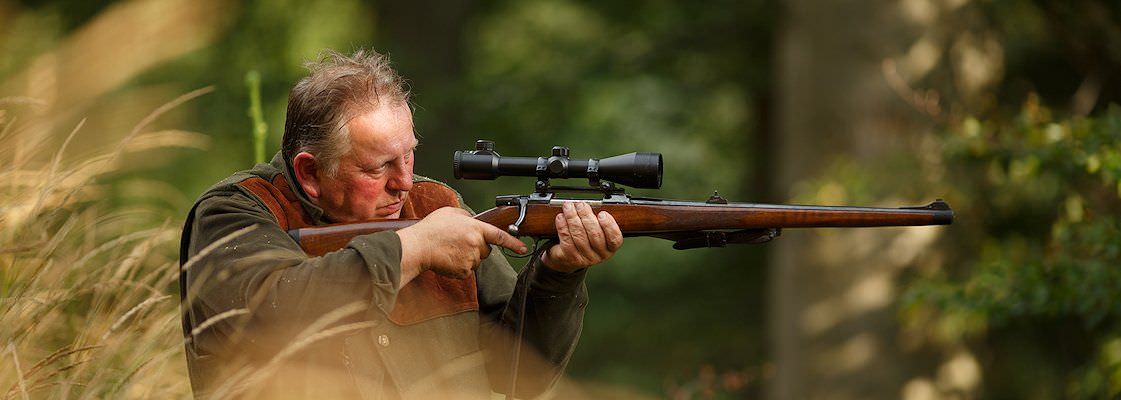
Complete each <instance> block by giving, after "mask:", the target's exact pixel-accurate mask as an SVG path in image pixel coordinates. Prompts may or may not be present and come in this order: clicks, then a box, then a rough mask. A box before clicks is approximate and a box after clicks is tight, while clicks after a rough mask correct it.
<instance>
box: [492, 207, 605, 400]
mask: <svg viewBox="0 0 1121 400" xmlns="http://www.w3.org/2000/svg"><path fill="white" fill-rule="evenodd" d="M556 225H557V232H558V236H559V237H558V243H557V244H556V245H555V246H553V247H551V248H549V249H548V252H547V253H546V257H549V259H547V260H541V259H536V260H534V259H531V260H533V261H532V262H534V265H532V266H529V267H527V268H525V269H523V271H522V273H521V274H515V272H514V270H513V268H511V267H510V264H509V263H507V262H506V259H505V258H503V257H501V256H500V255H496V254H492V255H491V257H490V258H488V259H487V260H486V261H484V262H483V264H482V265H481V266H480V267H479V270H478V280H479V304H480V311H481V312H482V313H483V314H484V315H483V316H484V318H483V321H484V325H483V332H482V335H483V337H484V340H483V343H487V344H488V349H487V351H488V354H487V369H488V372H489V373H490V379H491V387H492V388H493V389H494V390H495V391H498V392H502V393H509V392H510V387H509V386H510V383H511V371H512V367H513V366H512V365H511V364H512V362H513V348H514V346H515V343H516V341H517V338H516V336H517V329H518V324H519V323H523V324H524V327H523V343H524V345H523V349H522V352H521V356H520V360H519V363H518V364H519V368H518V370H519V371H518V383H517V395H516V396H515V397H525V398H529V397H534V396H537V395H539V394H540V393H542V392H544V391H546V390H548V389H549V388H550V387H551V386H552V385H553V384H554V383H555V382H556V381H557V379H559V378H560V376H561V375H562V374H563V372H564V368H565V366H567V364H568V361H569V360H570V359H571V357H572V353H573V352H574V351H575V349H576V342H577V341H578V339H579V338H580V331H581V329H582V328H583V320H584V309H585V308H586V307H587V304H588V291H587V288H586V287H585V285H584V277H585V275H586V273H587V270H586V269H585V268H584V267H588V266H591V265H595V264H598V263H600V262H602V261H604V260H606V259H608V258H610V257H611V256H612V255H614V253H615V251H616V250H618V249H619V247H620V246H621V245H622V240H623V237H622V233H621V232H619V229H618V225H617V224H616V223H615V221H614V219H613V218H612V217H611V216H610V215H608V214H606V213H604V214H602V215H600V216H598V217H597V216H596V215H595V214H594V213H592V211H591V208H590V207H588V205H587V204H580V205H573V204H568V205H566V206H565V207H564V213H563V214H561V215H558V217H557V221H556ZM530 271H532V272H530ZM515 279H516V284H515ZM527 285H528V289H529V290H528V291H526V290H525V289H526V286H527ZM523 304H524V307H523Z"/></svg>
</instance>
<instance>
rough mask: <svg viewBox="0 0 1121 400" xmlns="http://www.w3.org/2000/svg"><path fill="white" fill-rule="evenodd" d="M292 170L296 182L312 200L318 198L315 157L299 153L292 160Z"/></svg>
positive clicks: (306, 153) (317, 174) (302, 152)
mask: <svg viewBox="0 0 1121 400" xmlns="http://www.w3.org/2000/svg"><path fill="white" fill-rule="evenodd" d="M292 169H293V170H294V171H295V172H296V182H297V183H299V184H300V187H301V188H303V189H304V193H306V194H307V195H308V197H310V198H311V199H312V200H316V199H318V198H319V166H318V165H317V163H316V159H315V156H313V155H311V153H308V152H306V151H301V152H300V153H299V154H296V157H293V158H292Z"/></svg>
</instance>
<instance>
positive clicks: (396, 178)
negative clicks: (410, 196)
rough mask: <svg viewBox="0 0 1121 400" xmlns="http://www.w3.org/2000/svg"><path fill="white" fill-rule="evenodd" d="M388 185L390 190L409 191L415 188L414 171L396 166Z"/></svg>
mask: <svg viewBox="0 0 1121 400" xmlns="http://www.w3.org/2000/svg"><path fill="white" fill-rule="evenodd" d="M386 187H388V188H389V189H390V190H399V191H403V192H407V191H409V190H412V188H413V173H412V171H406V170H404V169H400V168H394V173H393V175H392V176H390V177H389V182H387V183H386Z"/></svg>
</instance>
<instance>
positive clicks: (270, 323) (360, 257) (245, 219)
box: [185, 192, 401, 352]
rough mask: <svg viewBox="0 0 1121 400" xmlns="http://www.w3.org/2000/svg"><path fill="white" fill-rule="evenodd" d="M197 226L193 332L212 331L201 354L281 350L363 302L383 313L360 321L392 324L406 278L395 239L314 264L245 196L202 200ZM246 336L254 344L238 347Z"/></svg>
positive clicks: (385, 237) (353, 244)
mask: <svg viewBox="0 0 1121 400" xmlns="http://www.w3.org/2000/svg"><path fill="white" fill-rule="evenodd" d="M190 225H191V227H190V229H191V232H190V235H191V237H190V239H189V249H188V255H189V256H190V258H191V259H192V260H191V261H189V262H188V264H187V267H188V268H189V269H187V270H186V271H185V276H186V291H187V295H186V296H187V299H188V303H187V304H190V311H189V312H190V313H191V315H189V318H190V320H191V322H192V323H191V325H192V326H193V327H194V329H199V327H205V331H204V332H200V334H199V335H194V336H195V338H194V339H195V341H196V345H197V346H200V347H201V349H200V350H203V351H206V352H214V351H220V349H219V348H217V346H226V345H230V344H236V345H248V346H253V347H260V346H268V347H269V348H272V349H273V350H275V349H276V348H278V347H279V346H283V345H284V344H285V343H288V342H289V341H290V340H291V339H292V338H293V337H294V336H295V335H296V334H298V333H299V332H300V331H301V330H302V329H304V328H306V327H307V326H309V325H311V324H312V323H314V322H315V321H316V320H317V319H319V318H320V317H322V316H324V315H325V314H327V313H329V312H331V311H333V310H336V309H338V308H339V307H341V306H344V305H347V304H352V303H355V302H362V303H365V304H369V306H370V307H373V308H376V309H377V310H380V311H381V312H380V313H373V312H371V313H356V314H355V317H358V316H363V315H367V314H368V315H381V317H382V318H385V316H387V315H388V313H389V311H390V310H392V309H393V305H394V303H395V300H396V296H397V287H398V282H399V281H400V276H401V272H400V271H401V269H400V268H401V267H400V259H401V243H400V240H399V238H398V237H397V234H396V233H394V232H381V233H376V234H372V235H363V236H358V237H356V238H354V239H353V240H351V241H350V243H349V244H348V245H347V247H346V248H344V249H342V250H339V251H335V252H332V253H329V254H326V255H324V256H321V257H308V256H307V255H306V254H304V252H303V251H302V250H301V249H300V248H299V245H298V244H297V243H296V242H295V241H294V240H292V239H291V238H290V237H289V236H288V234H287V232H285V231H284V230H283V229H281V227H280V226H279V225H278V224H277V223H276V221H275V220H274V219H273V217H272V215H271V214H269V213H268V211H266V210H265V209H264V208H263V207H261V206H260V205H259V204H258V203H257V202H256V201H255V200H253V199H251V198H249V197H248V196H246V195H244V194H242V193H240V192H238V193H233V194H230V195H229V196H213V197H209V198H207V199H204V200H202V201H201V202H200V203H199V204H198V206H197V207H196V209H195V213H194V215H193V222H191V224H190ZM250 227H252V228H250ZM246 228H249V230H248V231H246V232H244V233H242V234H240V235H238V236H236V237H230V238H227V236H229V235H232V234H234V233H235V232H238V231H239V230H242V229H246ZM224 238H226V239H224ZM215 243H219V244H218V245H214V244H215ZM223 313H227V314H223ZM223 316H224V317H223ZM216 317H217V318H216ZM207 319H214V321H210V322H205V321H206V320H207ZM244 331H252V332H253V334H252V335H251V336H252V339H250V340H246V341H239V340H236V339H237V337H238V336H240V332H244ZM208 347H210V348H209V349H208ZM242 350H244V349H242Z"/></svg>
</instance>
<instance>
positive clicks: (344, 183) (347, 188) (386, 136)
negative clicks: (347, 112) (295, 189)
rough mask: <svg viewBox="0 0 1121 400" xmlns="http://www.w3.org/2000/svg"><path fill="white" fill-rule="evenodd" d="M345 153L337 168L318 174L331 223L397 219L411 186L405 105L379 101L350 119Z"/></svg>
mask: <svg viewBox="0 0 1121 400" xmlns="http://www.w3.org/2000/svg"><path fill="white" fill-rule="evenodd" d="M347 127H348V128H349V130H350V146H351V148H350V152H349V153H347V154H345V155H343V156H342V157H341V158H340V159H339V169H338V173H337V174H336V175H335V176H334V177H333V178H332V177H329V176H321V177H320V179H321V180H320V182H321V183H320V189H321V191H320V196H319V206H320V207H322V208H323V211H324V212H325V213H326V215H327V217H328V219H330V220H331V221H333V222H356V221H365V220H370V219H375V218H399V217H400V216H401V205H402V204H404V202H405V197H406V196H407V195H408V193H409V189H411V188H412V187H413V150H414V149H416V145H417V140H416V137H415V136H414V135H413V116H412V112H411V111H410V110H409V106H408V104H406V103H405V102H399V103H395V104H382V105H379V106H378V107H377V109H375V110H372V111H369V112H366V113H365V114H362V115H360V116H358V117H357V118H354V119H353V120H351V121H350V123H349V124H348V125H347Z"/></svg>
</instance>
